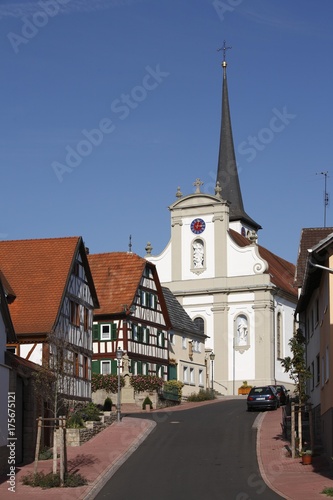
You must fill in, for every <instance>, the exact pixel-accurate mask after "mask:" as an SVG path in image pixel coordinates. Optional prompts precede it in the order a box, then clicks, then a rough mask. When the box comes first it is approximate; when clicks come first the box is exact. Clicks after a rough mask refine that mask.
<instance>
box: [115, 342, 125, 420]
mask: <svg viewBox="0 0 333 500" xmlns="http://www.w3.org/2000/svg"><path fill="white" fill-rule="evenodd" d="M123 354H124V352H123V351H122V349H121V348H120V347H118V349H117V351H116V358H117V372H118V393H117V422H120V420H121V409H120V408H121V407H120V391H121V389H120V361H121V360H122V357H123Z"/></svg>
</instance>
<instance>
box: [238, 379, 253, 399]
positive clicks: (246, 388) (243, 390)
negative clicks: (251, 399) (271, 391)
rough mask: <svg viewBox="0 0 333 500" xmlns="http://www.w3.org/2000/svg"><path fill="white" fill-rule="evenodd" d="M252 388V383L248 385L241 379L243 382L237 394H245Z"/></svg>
mask: <svg viewBox="0 0 333 500" xmlns="http://www.w3.org/2000/svg"><path fill="white" fill-rule="evenodd" d="M251 389H252V385H248V383H247V380H243V384H242V385H241V386H240V387H239V389H238V394H241V395H243V396H244V395H247V394H248V393H249V392H250V390H251Z"/></svg>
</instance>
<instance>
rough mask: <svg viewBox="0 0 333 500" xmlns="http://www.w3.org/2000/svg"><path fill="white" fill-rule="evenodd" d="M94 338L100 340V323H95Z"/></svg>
mask: <svg viewBox="0 0 333 500" xmlns="http://www.w3.org/2000/svg"><path fill="white" fill-rule="evenodd" d="M92 339H93V340H99V324H98V323H94V324H93V329H92Z"/></svg>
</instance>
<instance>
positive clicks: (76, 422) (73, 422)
mask: <svg viewBox="0 0 333 500" xmlns="http://www.w3.org/2000/svg"><path fill="white" fill-rule="evenodd" d="M81 427H84V423H83V420H82V417H81V416H80V415H79V414H78V413H73V414H72V415H71V416H70V417H69V418H68V419H67V428H68V429H80V428H81Z"/></svg>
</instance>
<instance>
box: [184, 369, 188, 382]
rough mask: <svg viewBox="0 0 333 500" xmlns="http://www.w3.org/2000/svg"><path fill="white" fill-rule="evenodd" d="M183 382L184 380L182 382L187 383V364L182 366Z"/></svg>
mask: <svg viewBox="0 0 333 500" xmlns="http://www.w3.org/2000/svg"><path fill="white" fill-rule="evenodd" d="M183 382H184V384H187V383H188V368H187V366H184V367H183Z"/></svg>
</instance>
